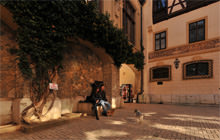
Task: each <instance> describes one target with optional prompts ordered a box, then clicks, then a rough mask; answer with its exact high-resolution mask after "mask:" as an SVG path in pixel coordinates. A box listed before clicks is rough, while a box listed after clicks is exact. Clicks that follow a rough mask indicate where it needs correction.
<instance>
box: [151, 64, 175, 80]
mask: <svg viewBox="0 0 220 140" xmlns="http://www.w3.org/2000/svg"><path fill="white" fill-rule="evenodd" d="M168 80H171V66H160V67H153V68H151V69H150V81H151V82H154V81H168Z"/></svg>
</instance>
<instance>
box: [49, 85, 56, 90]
mask: <svg viewBox="0 0 220 140" xmlns="http://www.w3.org/2000/svg"><path fill="white" fill-rule="evenodd" d="M49 88H50V89H51V90H58V84H55V83H49Z"/></svg>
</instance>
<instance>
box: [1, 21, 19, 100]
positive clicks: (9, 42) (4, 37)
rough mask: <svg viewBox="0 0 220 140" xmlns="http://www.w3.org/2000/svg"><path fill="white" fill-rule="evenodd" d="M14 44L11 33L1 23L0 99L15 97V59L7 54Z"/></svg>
mask: <svg viewBox="0 0 220 140" xmlns="http://www.w3.org/2000/svg"><path fill="white" fill-rule="evenodd" d="M15 46H16V42H15V37H14V34H13V33H12V31H11V30H10V28H9V27H7V25H5V24H4V23H3V22H2V24H1V26H0V89H1V90H0V98H3V97H4V98H8V97H15V82H16V81H15V77H16V73H15V71H16V65H15V63H16V62H15V57H14V56H12V55H11V54H10V52H9V50H10V49H11V48H15Z"/></svg>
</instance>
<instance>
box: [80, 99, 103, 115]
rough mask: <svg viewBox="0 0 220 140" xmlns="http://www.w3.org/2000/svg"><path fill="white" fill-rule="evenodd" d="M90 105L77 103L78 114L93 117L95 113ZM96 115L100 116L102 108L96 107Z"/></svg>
mask: <svg viewBox="0 0 220 140" xmlns="http://www.w3.org/2000/svg"><path fill="white" fill-rule="evenodd" d="M92 106H93V105H92V104H91V103H87V102H79V103H78V111H77V112H79V113H86V114H88V115H95V112H94V111H93V110H92ZM97 111H98V115H99V116H100V115H101V114H102V107H101V106H97Z"/></svg>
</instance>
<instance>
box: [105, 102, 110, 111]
mask: <svg viewBox="0 0 220 140" xmlns="http://www.w3.org/2000/svg"><path fill="white" fill-rule="evenodd" d="M105 106H106V111H108V110H109V109H111V104H110V103H109V102H108V101H105Z"/></svg>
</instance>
